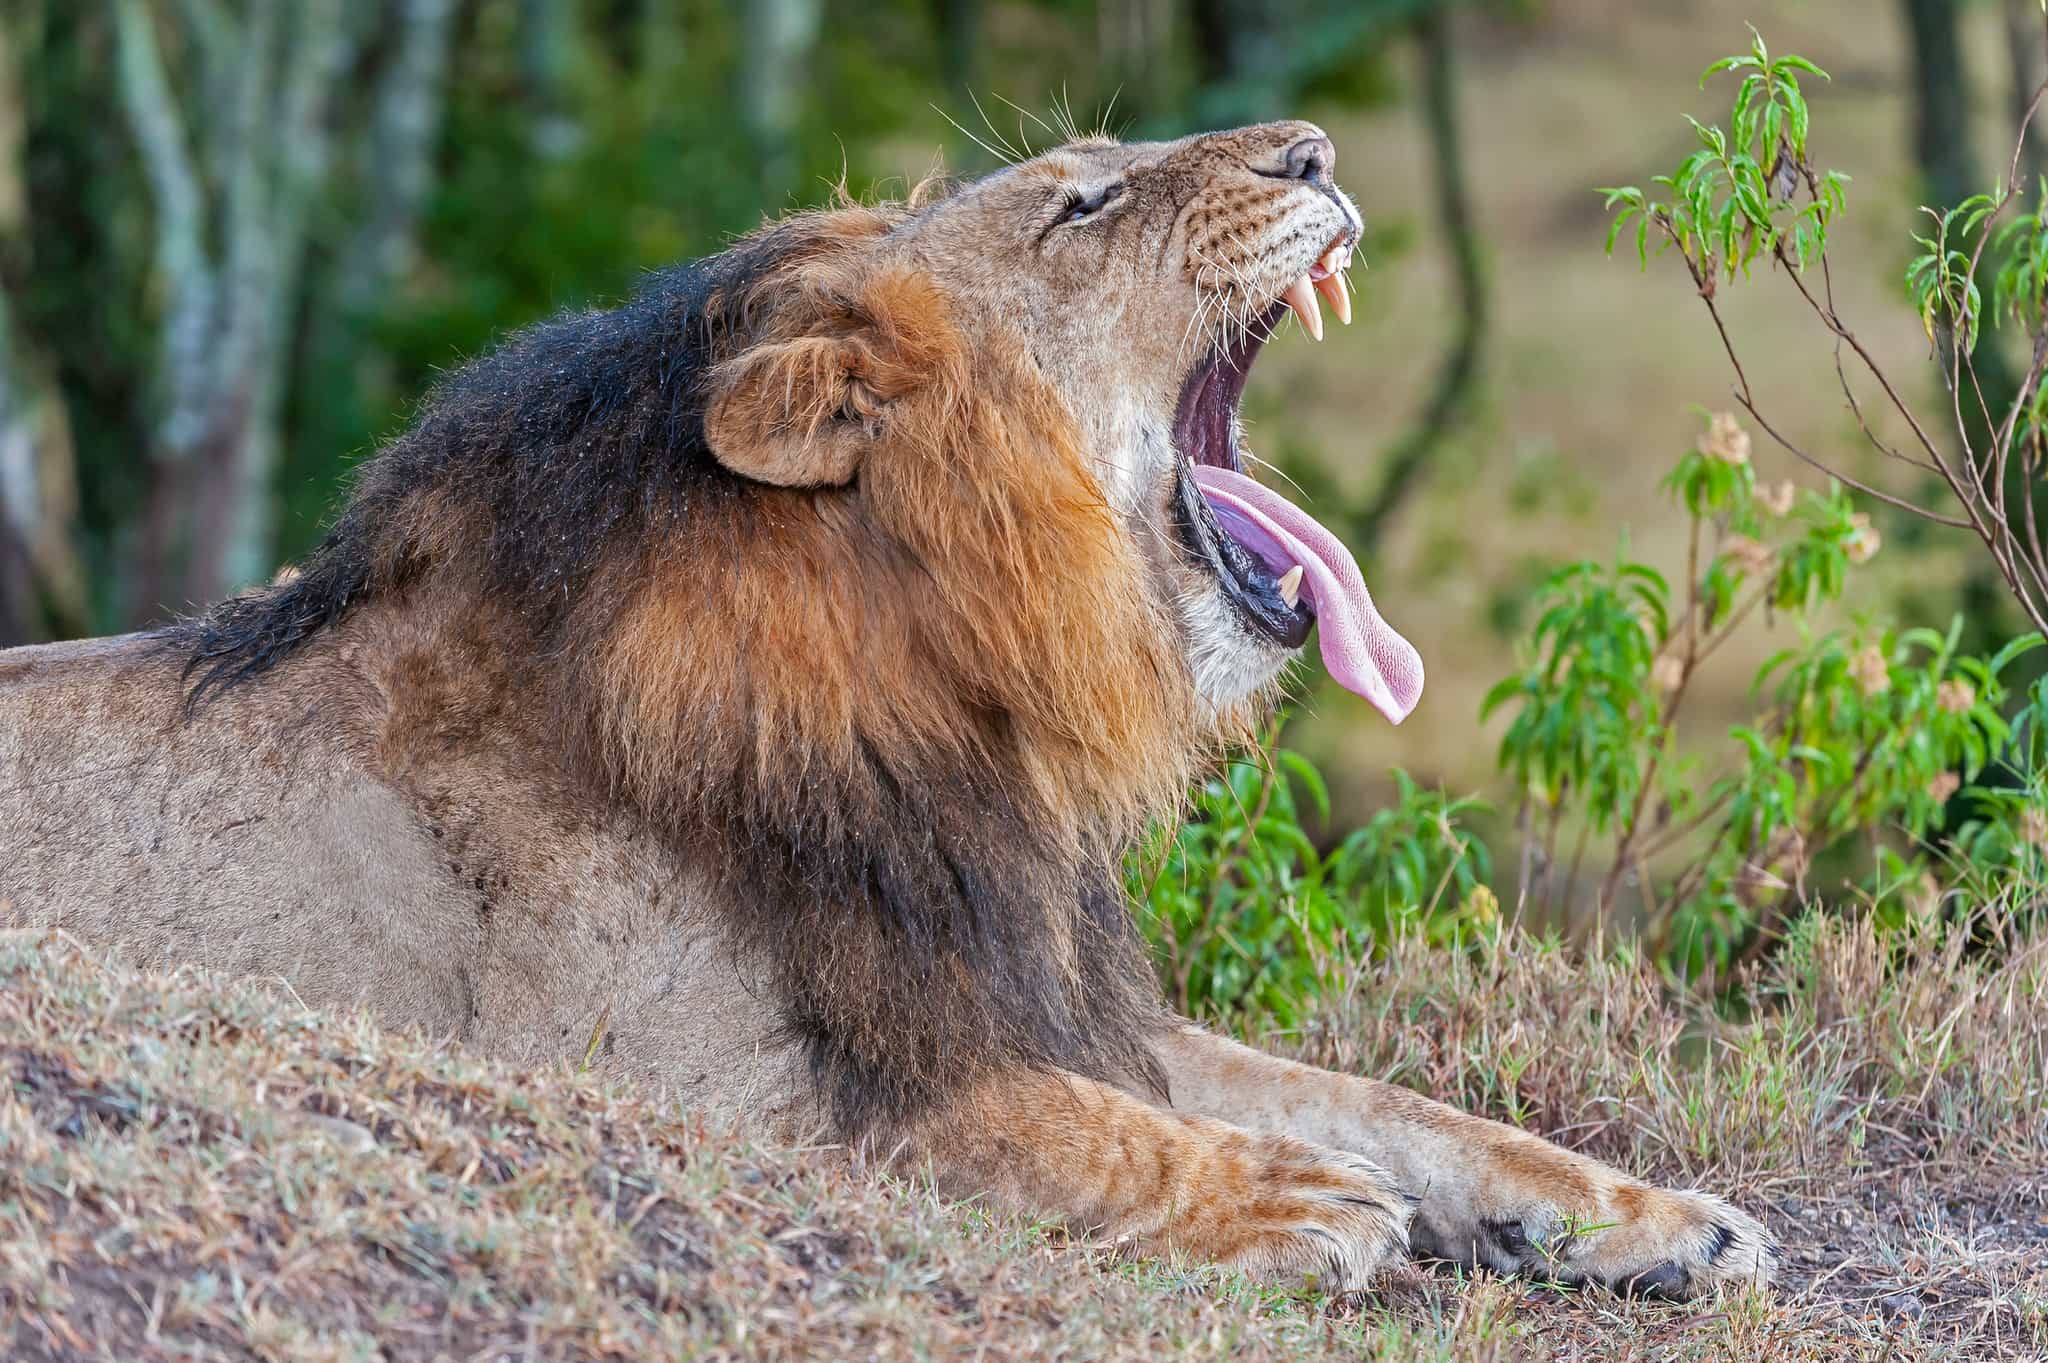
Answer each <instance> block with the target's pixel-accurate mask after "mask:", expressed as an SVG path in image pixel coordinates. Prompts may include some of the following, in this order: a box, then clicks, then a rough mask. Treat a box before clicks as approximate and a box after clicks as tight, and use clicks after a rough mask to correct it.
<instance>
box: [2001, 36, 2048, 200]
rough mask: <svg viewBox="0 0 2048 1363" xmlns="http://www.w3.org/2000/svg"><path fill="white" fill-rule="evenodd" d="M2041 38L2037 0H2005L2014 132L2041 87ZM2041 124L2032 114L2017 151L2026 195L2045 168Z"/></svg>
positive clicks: (2047, 151)
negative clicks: (2025, 133) (2022, 142)
mask: <svg viewBox="0 0 2048 1363" xmlns="http://www.w3.org/2000/svg"><path fill="white" fill-rule="evenodd" d="M2044 38H2048V20H2044V17H2043V15H2042V12H2041V5H2040V0H2005V45H2006V51H2007V54H2008V56H2009V58H2010V60H2011V62H2012V124H2013V130H2014V131H2015V132H2017V131H2018V130H2019V126H2020V122H2021V120H2022V119H2024V118H2025V117H2026V116H2027V109H2028V108H2029V106H2031V105H2032V104H2033V102H2034V91H2036V90H2038V89H2040V88H2041V67H2042V44H2043V41H2044ZM2041 125H2042V119H2041V116H2040V115H2039V114H2036V115H2035V116H2034V125H2033V127H2032V128H2030V129H2029V130H2028V132H2027V144H2026V147H2025V149H2024V150H2023V151H2022V152H2021V153H2020V174H2019V183H2020V188H2021V190H2022V192H2024V193H2025V194H2027V195H2029V196H2032V195H2035V194H2037V193H2038V192H2039V186H2040V182H2041V177H2042V175H2043V173H2044V172H2048V148H2044V147H2043V146H2042V145H2041V142H2042V133H2041Z"/></svg>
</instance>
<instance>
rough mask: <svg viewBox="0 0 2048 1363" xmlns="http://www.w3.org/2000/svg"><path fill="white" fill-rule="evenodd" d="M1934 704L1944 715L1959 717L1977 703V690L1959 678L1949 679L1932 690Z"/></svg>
mask: <svg viewBox="0 0 2048 1363" xmlns="http://www.w3.org/2000/svg"><path fill="white" fill-rule="evenodd" d="M1934 703H1935V704H1936V705H1937V706H1939V707H1940V709H1941V712H1942V713H1943V714H1945V715H1960V714H1965V713H1967V712H1968V711H1969V709H1970V707H1971V706H1973V705H1975V704H1976V703H1977V688H1976V687H1974V686H1972V685H1970V684H1969V683H1968V682H1966V681H1964V680H1963V679H1962V678H1961V677H1951V678H1950V679H1949V680H1947V681H1945V682H1943V683H1942V684H1941V685H1939V686H1937V687H1935V688H1934Z"/></svg>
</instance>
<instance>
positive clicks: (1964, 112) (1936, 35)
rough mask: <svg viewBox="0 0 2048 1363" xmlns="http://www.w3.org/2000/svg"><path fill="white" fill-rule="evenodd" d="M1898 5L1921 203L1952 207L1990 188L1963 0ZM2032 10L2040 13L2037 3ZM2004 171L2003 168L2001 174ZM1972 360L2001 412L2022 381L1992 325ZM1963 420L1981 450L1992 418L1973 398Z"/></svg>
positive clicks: (1910, 0)
mask: <svg viewBox="0 0 2048 1363" xmlns="http://www.w3.org/2000/svg"><path fill="white" fill-rule="evenodd" d="M1901 4H1902V5H1903V7H1904V13H1905V20H1906V38H1907V42H1908V44H1909V48H1910V51H1911V52H1912V77H1913V155H1914V159H1915V160H1916V161H1917V162H1918V163H1919V168H1920V179H1921V183H1922V185H1923V187H1924V192H1925V194H1926V203H1927V204H1928V205H1929V206H1930V207H1933V208H1939V209H1947V208H1953V207H1955V206H1956V205H1957V204H1959V203H1961V202H1962V201H1963V200H1964V199H1967V198H1969V197H1970V196H1971V195H1972V194H1976V193H1980V192H1985V191H1989V190H1990V188H1991V182H1990V181H1989V180H1979V179H1978V178H1977V164H1976V162H1977V158H1976V157H1975V156H1974V155H1973V154H1972V148H1971V145H1970V78H1969V73H1968V71H1967V70H1966V69H1965V68H1964V66H1963V47H1962V34H1961V22H1960V21H1961V17H1962V15H1961V10H1962V0H1901ZM2035 9H2036V12H2037V13H2038V12H2039V5H2038V3H2037V4H2036V6H2035ZM2031 93H2032V92H2031V91H2030V92H2029V94H2030V95H2031ZM2002 140H2003V138H2001V141H2002ZM2007 145H2010V144H2009V143H2008V144H2007ZM2004 171H2005V167H2004V166H2002V165H2001V166H2000V167H1999V173H2000V174H2001V175H2002V174H2004ZM1914 230H1916V231H1918V230H1921V229H1920V228H1915V229H1914ZM1971 358H1972V360H1973V361H1974V362H1975V364H1976V368H1977V382H1978V385H1979V386H1980V387H1981V388H1982V389H1983V390H1984V398H1985V404H1986V405H1987V406H1989V407H1990V409H1991V411H1992V412H1994V413H1997V414H1998V415H2000V416H2003V415H2004V412H2005V408H2006V406H2007V405H2008V404H2009V403H2010V402H2011V401H2012V398H2013V395H2014V394H2015V393H2016V392H2017V391H2018V388H2019V384H2018V381H2017V379H2016V377H2015V375H2014V374H2013V371H2012V366H2011V364H2010V363H2008V362H2007V359H2006V356H2005V353H2004V352H2003V351H2002V350H2001V349H2000V348H1999V344H1998V336H1997V333H1996V329H1995V328H1990V327H1987V328H1985V332H1984V335H1983V336H1982V337H1981V338H1980V339H1979V341H1978V343H1977V349H1976V351H1975V352H1974V354H1973V355H1972V357H1971ZM1963 419H1964V422H1965V424H1966V425H1967V426H1968V427H1969V433H1970V441H1971V444H1972V445H1973V446H1975V447H1977V448H1979V449H1981V448H1984V443H1983V442H1985V441H1987V440H1988V439H1989V438H1990V428H1991V425H1992V423H1990V422H1987V421H1985V420H1984V416H1983V413H1982V412H1981V411H1980V410H1979V409H1978V404H1977V403H1975V402H1965V403H1964V404H1963Z"/></svg>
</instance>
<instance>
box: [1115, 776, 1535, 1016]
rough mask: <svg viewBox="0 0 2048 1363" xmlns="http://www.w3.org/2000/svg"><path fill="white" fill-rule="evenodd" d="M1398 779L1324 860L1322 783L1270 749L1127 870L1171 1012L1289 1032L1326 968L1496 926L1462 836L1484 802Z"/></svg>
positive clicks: (1483, 864) (1475, 856)
mask: <svg viewBox="0 0 2048 1363" xmlns="http://www.w3.org/2000/svg"><path fill="white" fill-rule="evenodd" d="M1393 775H1394V781H1395V786H1396V790H1397V793H1398V798H1397V799H1396V801H1395V803H1394V804H1393V806H1392V807H1391V808H1388V809H1384V810H1382V811H1380V812H1379V813H1378V814H1375V815H1374V816H1373V817H1372V818H1371V819H1370V820H1368V821H1367V822H1366V823H1365V824H1364V825H1363V826H1362V827H1359V828H1356V829H1353V830H1352V831H1351V832H1349V833H1348V834H1346V835H1345V836H1344V837H1342V838H1341V839H1339V840H1337V841H1336V843H1335V844H1334V845H1333V846H1330V847H1329V848H1328V850H1327V851H1326V850H1323V848H1322V847H1320V846H1319V845H1318V843H1317V840H1316V837H1315V836H1314V834H1313V833H1312V832H1311V831H1310V824H1311V820H1312V821H1313V825H1314V826H1315V827H1317V828H1321V827H1323V826H1325V825H1326V824H1327V823H1328V820H1329V814H1330V804H1329V794H1328V792H1327V790H1326V789H1325V787H1324V784H1323V778H1322V776H1321V775H1320V774H1319V773H1318V772H1317V771H1316V769H1315V767H1314V766H1313V765H1312V764H1310V763H1309V762H1308V760H1307V759H1305V758H1303V757H1302V756H1301V755H1300V754H1299V753H1294V752H1290V751H1288V750H1287V749H1285V748H1280V747H1276V746H1273V745H1272V744H1271V743H1268V744H1267V745H1266V746H1265V747H1263V748H1260V749H1258V750H1256V751H1254V753H1252V754H1251V755H1250V756H1249V757H1247V758H1244V759H1240V760H1237V761H1233V762H1231V763H1229V764H1228V765H1227V766H1226V767H1225V768H1224V770H1223V771H1222V772H1220V773H1218V774H1217V775H1216V776H1214V777H1212V778H1211V779H1210V780H1209V781H1207V782H1206V783H1204V785H1203V786H1202V788H1201V790H1200V791H1199V792H1197V794H1196V797H1195V800H1194V806H1193V809H1192V810H1191V811H1190V813H1189V816H1188V819H1187V821H1186V823H1184V824H1183V825H1182V826H1181V827H1180V828H1179V829H1178V830H1177V831H1175V832H1174V833H1173V834H1172V836H1171V837H1170V838H1169V837H1167V836H1165V835H1164V834H1162V835H1161V836H1159V837H1157V838H1155V839H1154V840H1153V842H1152V843H1151V845H1150V846H1148V847H1146V848H1144V849H1143V850H1142V851H1141V852H1140V853H1139V854H1138V855H1136V856H1135V857H1134V858H1133V859H1132V863H1131V868H1130V870H1131V874H1130V882H1131V888H1132V893H1133V894H1134V895H1135V896H1136V897H1137V899H1138V901H1139V906H1140V917H1141V920H1142V922H1143V923H1144V925H1145V930H1146V932H1147V935H1148V936H1149V937H1150V938H1151V939H1152V943H1153V946H1154V948H1155V955H1156V958H1157V959H1158V961H1159V962H1160V969H1161V972H1162V975H1163V977H1164V981H1165V985H1166V989H1167V993H1168V996H1169V997H1170V998H1171V999H1172V1000H1173V1002H1174V1003H1175V1004H1176V1005H1177V1006H1179V1007H1180V1008H1181V1009H1182V1010H1183V1011H1184V1012H1188V1013H1191V1014H1195V1015H1208V1014H1214V1013H1219V1012H1228V1011H1236V1010H1246V1009H1249V1010H1254V1011H1257V1012H1260V1013H1263V1014H1265V1015H1267V1016H1269V1017H1271V1018H1273V1019H1274V1020H1275V1021H1276V1022H1278V1023H1280V1024H1281V1025H1283V1026H1284V1025H1288V1024H1289V1023H1291V1022H1292V1020H1293V1019H1294V1018H1295V1017H1296V1015H1297V1010H1298V1007H1299V1005H1300V1003H1301V1001H1302V1000H1303V999H1304V998H1306V997H1308V996H1310V995H1311V994H1313V993H1314V992H1315V990H1316V986H1317V984H1318V982H1319V975H1320V972H1321V971H1322V970H1323V969H1324V967H1325V965H1326V963H1327V962H1329V961H1331V960H1334V959H1345V958H1347V957H1349V956H1351V955H1353V954H1355V953H1357V952H1361V951H1369V950H1370V949H1371V948H1372V946H1373V944H1374V943H1375V942H1384V941H1386V940H1387V939H1389V938H1390V937H1391V936H1393V935H1394V934H1396V933H1415V934H1419V935H1420V936H1422V937H1423V938H1425V939H1426V940H1428V941H1431V942H1445V941H1454V940H1456V939H1457V938H1458V937H1460V936H1461V935H1463V934H1469V933H1474V932H1485V931H1490V930H1491V929H1492V928H1493V927H1494V925H1495V924H1496V923H1497V922H1498V919H1499V914H1498V912H1497V908H1496V904H1495V900H1494V897H1493V893H1492V891H1491V890H1490V889H1488V888H1487V884H1486V881H1487V877H1488V875H1489V873H1490V862H1489V860H1488V857H1487V852H1486V848H1485V846H1484V845H1483V844H1481V843H1480V842H1478V841H1477V840H1476V839H1475V838H1474V837H1473V836H1472V835H1471V834H1470V833H1469V832H1468V831H1467V830H1466V829H1465V828H1464V827H1463V826H1462V821H1463V820H1464V819H1466V818H1467V817H1469V816H1470V815H1471V814H1473V813H1475V812H1479V811H1480V810H1482V809H1483V808H1484V805H1483V804H1482V803H1481V802H1480V801H1478V800H1475V799H1470V798H1466V799H1455V800H1454V799H1450V798H1447V797H1446V796H1444V795H1443V794H1441V793H1439V792H1436V791H1431V790H1425V789H1423V788H1422V787H1421V786H1419V785H1417V784H1416V783H1415V782H1414V781H1413V780H1412V779H1410V777H1409V776H1408V774H1407V773H1406V772H1402V771H1395V772H1394V773H1393Z"/></svg>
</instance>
